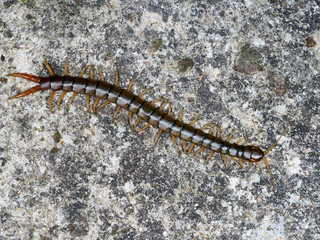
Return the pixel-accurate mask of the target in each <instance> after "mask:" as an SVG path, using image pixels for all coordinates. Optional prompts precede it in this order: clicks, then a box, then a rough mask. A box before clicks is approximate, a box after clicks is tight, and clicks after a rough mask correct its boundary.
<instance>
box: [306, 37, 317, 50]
mask: <svg viewBox="0 0 320 240" xmlns="http://www.w3.org/2000/svg"><path fill="white" fill-rule="evenodd" d="M316 45H317V43H316V41H315V40H314V39H313V38H312V37H308V38H306V46H307V47H309V48H310V47H314V46H316Z"/></svg>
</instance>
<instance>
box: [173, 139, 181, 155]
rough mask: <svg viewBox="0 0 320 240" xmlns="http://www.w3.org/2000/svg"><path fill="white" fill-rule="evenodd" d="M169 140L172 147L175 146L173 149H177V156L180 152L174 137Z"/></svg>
mask: <svg viewBox="0 0 320 240" xmlns="http://www.w3.org/2000/svg"><path fill="white" fill-rule="evenodd" d="M171 139H172V142H173V145H174V146H175V148H176V149H177V152H178V154H179V153H180V150H179V147H178V145H177V141H176V137H175V136H173V135H171Z"/></svg>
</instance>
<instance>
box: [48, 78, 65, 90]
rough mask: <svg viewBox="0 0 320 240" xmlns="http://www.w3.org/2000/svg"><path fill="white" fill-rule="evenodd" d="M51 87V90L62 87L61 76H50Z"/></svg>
mask: <svg viewBox="0 0 320 240" xmlns="http://www.w3.org/2000/svg"><path fill="white" fill-rule="evenodd" d="M50 79H51V89H52V90H61V89H62V79H63V77H62V76H57V75H54V76H52V77H51V78H50Z"/></svg>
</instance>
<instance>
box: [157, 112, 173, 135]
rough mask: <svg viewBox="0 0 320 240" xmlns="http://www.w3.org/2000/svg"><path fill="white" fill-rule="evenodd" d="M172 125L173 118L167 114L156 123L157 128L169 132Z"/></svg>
mask: <svg viewBox="0 0 320 240" xmlns="http://www.w3.org/2000/svg"><path fill="white" fill-rule="evenodd" d="M173 125H174V118H173V117H171V116H169V115H168V114H164V115H163V116H162V118H160V120H159V123H158V128H160V129H161V130H163V131H165V132H170V130H171V127H172V126H173Z"/></svg>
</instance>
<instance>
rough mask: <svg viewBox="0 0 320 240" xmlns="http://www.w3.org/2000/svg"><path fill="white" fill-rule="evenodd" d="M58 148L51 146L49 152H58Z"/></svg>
mask: <svg viewBox="0 0 320 240" xmlns="http://www.w3.org/2000/svg"><path fill="white" fill-rule="evenodd" d="M58 150H59V149H58V148H57V147H53V148H51V150H50V153H51V154H56V153H57V152H58Z"/></svg>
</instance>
